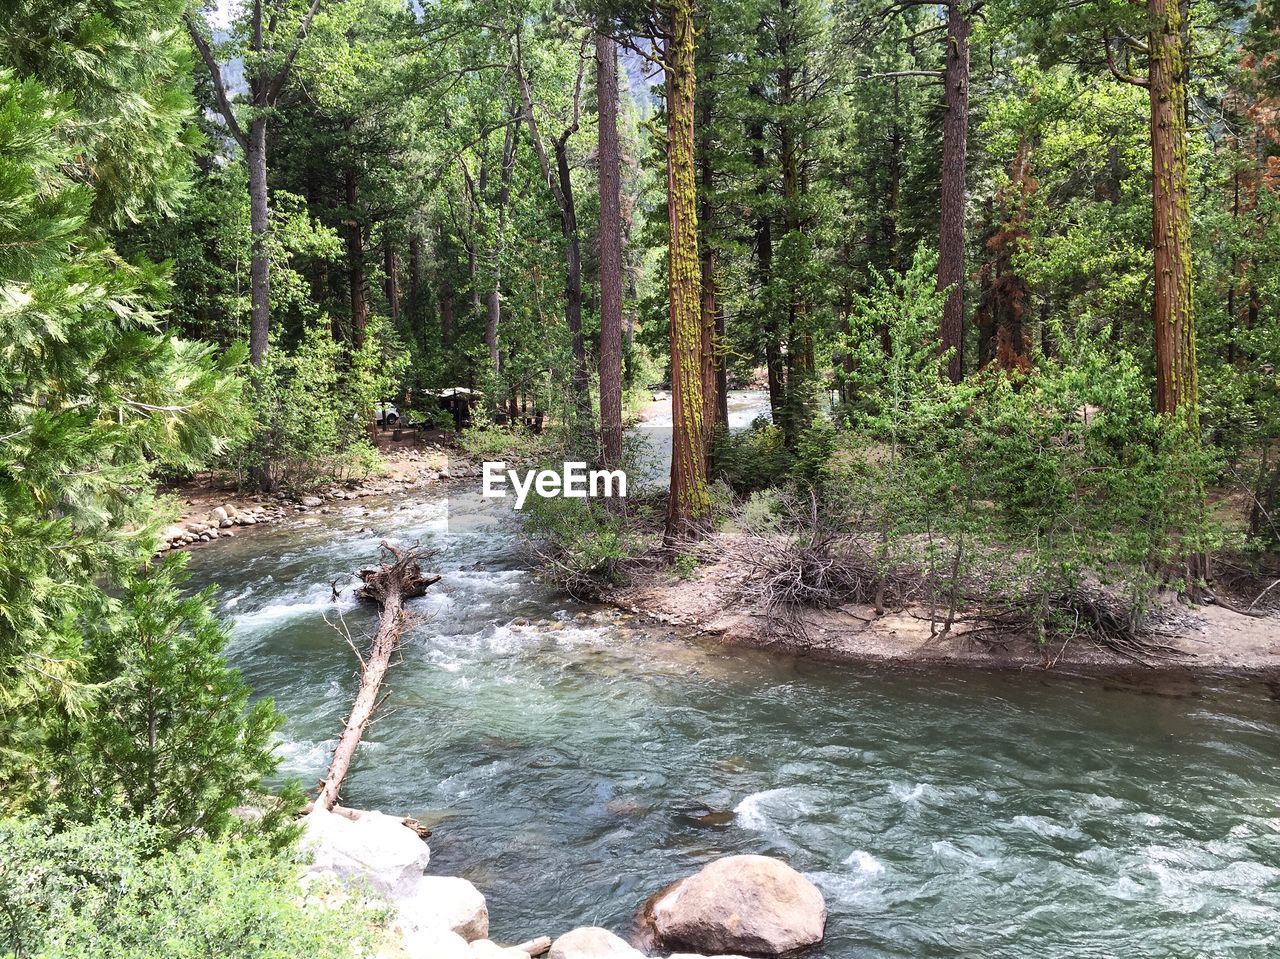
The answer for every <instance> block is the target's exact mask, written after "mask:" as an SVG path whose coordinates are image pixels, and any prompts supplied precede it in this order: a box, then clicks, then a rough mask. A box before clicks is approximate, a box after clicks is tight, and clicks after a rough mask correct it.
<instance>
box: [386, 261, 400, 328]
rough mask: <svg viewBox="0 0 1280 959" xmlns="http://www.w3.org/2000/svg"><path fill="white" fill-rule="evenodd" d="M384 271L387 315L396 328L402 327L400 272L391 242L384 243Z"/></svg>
mask: <svg viewBox="0 0 1280 959" xmlns="http://www.w3.org/2000/svg"><path fill="white" fill-rule="evenodd" d="M382 269H383V272H384V273H385V274H386V279H385V281H384V282H385V287H384V292H385V293H386V296H387V313H388V315H389V316H390V317H391V322H392V324H393V325H394V326H396V327H398V326H399V325H400V270H399V267H398V266H397V265H396V250H395V247H394V246H393V245H392V244H391V241H390V240H383V241H382Z"/></svg>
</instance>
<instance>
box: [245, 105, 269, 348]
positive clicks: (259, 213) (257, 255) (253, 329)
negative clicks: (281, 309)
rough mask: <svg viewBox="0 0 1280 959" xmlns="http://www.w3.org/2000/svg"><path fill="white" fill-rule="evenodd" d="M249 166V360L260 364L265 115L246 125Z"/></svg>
mask: <svg viewBox="0 0 1280 959" xmlns="http://www.w3.org/2000/svg"><path fill="white" fill-rule="evenodd" d="M245 162H246V163H247V164H248V165H249V232H250V235H251V237H252V244H251V247H250V250H251V253H250V259H249V297H250V303H251V306H250V320H249V362H250V363H252V364H253V365H254V366H261V365H262V360H263V358H264V357H265V356H266V355H267V348H268V346H269V345H270V341H271V257H270V255H269V253H268V248H267V239H268V233H269V231H270V228H271V210H270V207H269V205H268V202H269V200H268V194H267V118H266V117H265V116H258V117H254V119H253V120H252V121H251V122H250V124H249V140H248V146H247V147H246V149H245Z"/></svg>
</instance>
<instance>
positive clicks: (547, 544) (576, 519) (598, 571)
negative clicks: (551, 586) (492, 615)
mask: <svg viewBox="0 0 1280 959" xmlns="http://www.w3.org/2000/svg"><path fill="white" fill-rule="evenodd" d="M524 514H525V529H524V533H525V535H526V536H527V537H529V538H530V539H531V540H532V541H534V542H535V543H536V544H539V546H538V547H537V549H538V555H539V557H540V559H541V560H542V561H543V568H542V571H543V573H544V575H547V576H548V577H549V578H550V579H552V580H554V581H556V582H558V583H560V584H561V585H562V586H564V587H565V588H566V589H568V590H570V591H571V592H573V593H574V594H575V595H579V596H583V597H588V596H591V595H594V594H595V592H597V591H598V590H599V589H600V587H601V586H602V585H619V584H621V583H622V582H624V581H625V566H626V563H627V562H628V561H629V560H631V559H633V558H634V557H636V556H638V555H639V554H640V553H641V552H643V550H644V548H645V541H644V538H643V537H642V536H641V535H640V534H639V532H638V531H637V530H636V529H635V528H634V527H633V526H632V524H631V523H630V522H629V521H628V519H627V517H626V516H625V515H623V514H621V513H619V512H614V511H611V510H610V509H609V508H608V507H607V506H606V505H605V501H603V500H593V499H569V498H565V497H542V496H531V497H529V499H528V500H527V501H526V502H525V507H524Z"/></svg>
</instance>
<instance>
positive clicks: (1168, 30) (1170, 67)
mask: <svg viewBox="0 0 1280 959" xmlns="http://www.w3.org/2000/svg"><path fill="white" fill-rule="evenodd" d="M1147 10H1148V13H1149V15H1150V16H1149V20H1150V23H1151V30H1150V35H1149V37H1148V46H1149V49H1150V56H1149V58H1148V65H1147V77H1148V80H1147V82H1148V91H1149V94H1150V98H1151V172H1152V247H1153V249H1154V253H1155V256H1154V262H1155V302H1154V305H1153V314H1154V325H1155V345H1156V409H1157V410H1158V411H1159V412H1161V413H1174V412H1177V411H1184V412H1186V413H1188V414H1189V415H1190V416H1191V417H1192V418H1193V419H1194V417H1195V409H1196V386H1197V384H1196V339H1195V317H1194V312H1193V308H1192V296H1191V293H1192V290H1191V283H1192V276H1191V203H1190V194H1189V190H1188V186H1187V88H1186V81H1187V54H1188V49H1187V47H1188V33H1189V19H1188V17H1187V15H1186V12H1185V11H1184V10H1183V8H1182V6H1181V5H1180V3H1179V0H1148V4H1147Z"/></svg>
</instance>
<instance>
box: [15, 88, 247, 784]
mask: <svg viewBox="0 0 1280 959" xmlns="http://www.w3.org/2000/svg"><path fill="white" fill-rule="evenodd" d="M70 102H71V98H70V97H69V96H67V95H62V94H56V93H52V92H50V91H48V90H47V89H46V88H44V87H43V86H41V85H40V84H39V83H37V82H36V81H35V80H31V79H27V80H19V79H17V78H16V77H15V76H14V75H13V74H12V72H10V71H8V70H3V69H0V211H3V212H2V213H0V277H3V278H4V279H3V280H2V281H0V341H2V342H3V344H4V346H3V347H0V353H2V354H3V362H0V395H2V396H3V397H4V400H3V402H0V437H3V442H2V443H0V782H6V781H10V780H11V777H13V776H17V777H18V778H19V779H21V778H23V776H22V773H21V772H20V770H22V769H23V768H24V766H25V764H26V762H27V760H28V759H29V758H30V753H29V750H30V749H31V748H33V744H34V743H36V742H38V741H39V738H40V734H39V730H40V729H42V728H44V724H45V721H46V719H47V718H48V711H49V710H59V711H62V712H69V713H71V714H73V715H79V714H80V710H81V709H82V708H83V696H82V695H81V694H82V682H83V679H84V676H83V670H82V668H81V663H80V659H81V654H82V648H81V647H82V639H83V627H84V623H85V622H86V621H91V620H98V619H101V618H102V617H103V616H105V615H107V614H108V612H109V610H110V609H111V606H112V602H111V600H110V599H109V598H108V596H107V595H106V594H105V593H104V592H103V590H102V587H103V585H104V584H108V583H110V582H111V581H112V580H113V579H118V578H120V577H121V576H123V575H124V574H125V573H126V572H127V571H128V570H129V569H131V568H132V567H134V566H135V565H136V564H137V563H139V562H140V561H141V560H142V559H143V558H144V557H145V556H147V555H148V554H149V553H150V552H151V549H152V548H153V544H154V540H153V535H154V528H155V525H156V520H157V518H158V517H157V515H156V511H155V509H154V506H153V503H152V498H151V493H150V488H151V487H150V478H151V477H152V476H153V474H154V473H155V472H156V471H157V470H158V469H191V468H194V467H196V466H198V465H199V464H201V463H204V462H207V461H209V460H210V459H211V458H212V457H214V456H215V455H217V454H218V453H220V452H221V451H222V450H223V449H225V448H226V446H227V444H228V443H229V441H230V440H231V439H232V438H234V437H235V436H237V435H238V434H239V433H240V432H241V431H242V429H243V419H242V411H243V406H242V388H243V387H242V381H241V380H240V379H239V378H238V376H237V368H238V366H239V364H240V362H241V360H242V359H243V355H244V353H243V350H239V349H235V350H230V351H226V352H223V353H221V354H218V353H215V351H214V350H213V349H212V348H211V347H209V346H206V345H203V344H197V343H190V342H184V341H181V340H177V339H174V338H172V337H168V336H164V335H162V334H160V333H159V332H158V323H159V317H158V314H157V313H156V311H155V304H156V303H158V302H161V301H162V300H163V296H164V292H165V290H164V276H163V273H162V271H161V270H159V269H158V268H156V267H155V266H154V265H152V264H148V263H146V262H141V261H140V262H133V263H131V262H126V261H124V260H123V259H121V258H120V256H119V255H118V254H117V253H116V252H115V250H114V249H113V248H112V247H111V246H110V245H109V244H108V242H107V240H106V238H105V237H104V236H103V234H102V233H101V231H99V230H98V229H96V228H95V227H94V226H93V225H92V222H91V208H92V205H93V201H94V196H95V194H94V191H93V189H92V188H91V186H89V185H86V184H83V183H77V182H74V181H73V180H72V179H71V178H70V177H69V175H68V171H70V170H74V169H77V168H78V167H79V166H80V165H82V164H83V163H85V162H86V157H85V155H84V154H83V153H81V152H80V151H81V150H82V149H83V144H81V143H79V142H78V141H77V140H76V139H75V136H76V130H77V125H76V114H75V112H74V110H73V109H72V108H71V106H70Z"/></svg>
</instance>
